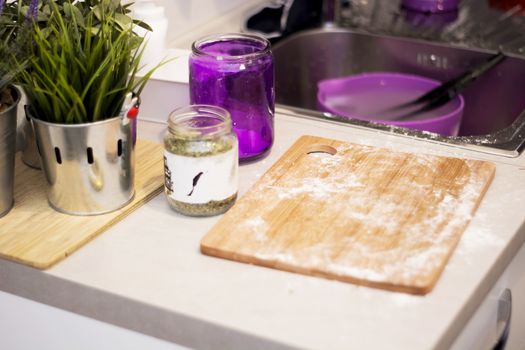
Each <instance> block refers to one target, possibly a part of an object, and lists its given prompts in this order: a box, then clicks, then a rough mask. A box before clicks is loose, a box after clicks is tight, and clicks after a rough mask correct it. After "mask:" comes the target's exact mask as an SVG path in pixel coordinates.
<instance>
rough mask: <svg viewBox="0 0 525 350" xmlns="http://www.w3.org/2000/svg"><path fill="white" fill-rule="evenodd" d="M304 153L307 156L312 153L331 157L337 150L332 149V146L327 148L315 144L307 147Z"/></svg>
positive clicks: (326, 146)
mask: <svg viewBox="0 0 525 350" xmlns="http://www.w3.org/2000/svg"><path fill="white" fill-rule="evenodd" d="M306 153H307V154H312V153H325V154H329V155H331V156H333V155H335V154H336V153H337V150H336V149H335V148H334V147H332V146H329V145H320V144H317V145H311V146H309V147H308V148H307V149H306Z"/></svg>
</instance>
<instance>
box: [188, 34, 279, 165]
mask: <svg viewBox="0 0 525 350" xmlns="http://www.w3.org/2000/svg"><path fill="white" fill-rule="evenodd" d="M192 50H193V52H192V54H191V56H190V60H189V68H190V101H191V103H192V104H209V105H216V106H220V107H223V108H225V109H226V110H227V111H229V112H230V114H231V118H232V122H233V130H234V131H235V133H236V134H237V138H238V140H239V159H240V160H252V159H256V158H258V157H261V156H262V155H264V154H265V153H266V152H267V151H269V149H270V147H271V146H272V144H273V134H274V131H273V117H274V113H275V96H274V69H273V57H272V54H271V51H270V43H269V42H268V41H267V40H266V39H264V38H262V37H259V36H256V35H248V34H228V35H221V36H216V37H209V38H204V39H201V40H198V41H196V42H195V43H194V44H193V47H192Z"/></svg>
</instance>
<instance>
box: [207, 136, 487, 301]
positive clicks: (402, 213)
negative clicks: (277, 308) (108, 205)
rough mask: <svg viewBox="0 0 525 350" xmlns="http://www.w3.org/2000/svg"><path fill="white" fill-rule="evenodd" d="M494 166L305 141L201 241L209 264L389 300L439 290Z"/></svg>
mask: <svg viewBox="0 0 525 350" xmlns="http://www.w3.org/2000/svg"><path fill="white" fill-rule="evenodd" d="M494 172H495V166H494V165H493V164H492V163H489V162H484V161H479V160H469V159H459V158H450V157H441V156H433V155H425V154H412V153H402V152H394V151H391V150H387V149H379V148H374V147H369V146H362V145H355V144H350V143H344V142H340V141H335V140H331V139H324V138H318V137H313V136H303V137H301V138H300V139H299V140H298V141H297V142H296V143H295V144H294V145H293V146H292V147H291V148H290V149H289V150H288V151H287V152H286V153H285V154H284V155H283V157H282V158H281V159H280V160H279V161H278V162H277V163H276V164H274V166H273V167H272V168H271V169H270V170H269V171H268V172H267V173H266V174H264V175H263V176H262V177H261V179H260V180H259V181H258V182H257V183H256V184H255V185H254V186H253V187H252V188H251V189H250V190H249V191H248V193H247V194H246V195H244V196H243V197H242V198H241V200H240V201H239V202H238V203H237V204H236V205H234V207H233V208H232V209H230V211H229V212H228V213H226V215H225V216H224V217H222V218H221V219H220V221H219V222H218V223H217V224H216V225H215V226H214V227H213V228H212V229H211V231H210V232H208V234H207V235H206V236H205V237H204V238H203V240H202V241H201V251H202V252H203V253H205V254H209V255H214V256H218V257H222V258H227V259H232V260H237V261H241V262H246V263H253V264H259V265H263V266H267V267H272V268H277V269H282V270H287V271H292V272H298V273H303V274H308V275H314V276H320V277H325V278H329V279H336V280H340V281H344V282H351V283H356V284H360V285H366V286H371V287H377V288H383V289H387V290H393V291H400V292H407V293H412V294H426V293H428V292H429V291H431V290H432V288H433V286H434V285H435V283H436V282H437V280H438V278H439V275H440V274H441V272H442V270H443V269H444V267H445V265H446V263H447V261H448V259H449V257H450V255H451V254H452V252H453V250H454V248H455V247H456V245H457V243H458V241H459V239H460V237H461V235H462V233H463V231H464V230H465V228H466V226H467V224H468V223H469V222H470V220H471V218H472V216H473V214H474V212H475V210H476V209H477V207H478V205H479V202H480V201H481V199H482V197H483V195H484V193H485V191H486V190H487V188H488V187H489V185H490V183H491V181H492V178H493V176H494Z"/></svg>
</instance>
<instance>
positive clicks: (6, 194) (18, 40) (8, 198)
mask: <svg viewBox="0 0 525 350" xmlns="http://www.w3.org/2000/svg"><path fill="white" fill-rule="evenodd" d="M30 27H31V24H30V23H28V22H26V21H25V19H24V18H21V14H20V11H19V8H18V6H17V4H16V3H13V2H9V3H7V2H6V1H5V0H0V217H1V216H4V215H5V214H7V213H8V212H9V210H10V209H11V207H12V206H13V187H14V183H13V182H14V166H15V152H16V120H17V105H18V103H19V101H20V97H21V95H20V91H19V90H18V89H17V88H16V87H15V86H14V85H13V83H14V82H15V79H16V77H17V74H18V73H19V72H21V71H22V70H23V69H24V68H25V65H26V63H27V59H26V57H27V51H26V45H25V41H26V40H27V37H24V35H26V34H27V33H28V32H29V30H30Z"/></svg>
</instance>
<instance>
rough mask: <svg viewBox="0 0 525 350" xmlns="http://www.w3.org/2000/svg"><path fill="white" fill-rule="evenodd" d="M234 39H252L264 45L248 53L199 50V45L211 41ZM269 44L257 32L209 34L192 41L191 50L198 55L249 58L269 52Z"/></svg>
mask: <svg viewBox="0 0 525 350" xmlns="http://www.w3.org/2000/svg"><path fill="white" fill-rule="evenodd" d="M234 39H244V40H252V41H257V42H259V43H261V44H263V45H264V46H263V47H262V48H261V50H259V51H257V52H252V53H248V54H243V55H225V54H213V53H209V52H205V51H203V50H201V46H202V45H203V44H207V43H213V42H221V41H222V42H227V41H229V40H234ZM270 47H271V44H270V42H269V41H268V39H266V38H265V37H263V36H261V35H257V34H251V33H227V34H219V35H216V34H215V35H209V36H206V37H203V38H201V39H198V40H196V41H194V42H193V44H192V45H191V51H192V53H193V54H196V55H199V56H207V57H213V58H218V57H221V60H238V59H247V58H248V59H249V58H257V57H261V56H264V55H267V54H268V53H269V52H270Z"/></svg>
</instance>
